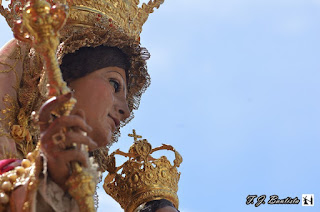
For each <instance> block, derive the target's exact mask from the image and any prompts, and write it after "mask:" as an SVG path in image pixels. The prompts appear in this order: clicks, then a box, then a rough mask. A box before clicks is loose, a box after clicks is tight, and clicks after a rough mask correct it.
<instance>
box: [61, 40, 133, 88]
mask: <svg viewBox="0 0 320 212" xmlns="http://www.w3.org/2000/svg"><path fill="white" fill-rule="evenodd" d="M110 66H116V67H119V68H123V69H124V70H125V71H126V73H128V70H129V68H130V63H129V59H128V56H127V55H126V54H125V53H123V52H122V51H121V50H120V49H119V48H117V47H109V46H98V47H82V48H80V49H79V50H77V51H76V52H74V53H70V54H67V55H65V56H64V57H63V58H62V64H61V66H60V68H61V71H62V76H63V79H64V80H65V81H66V82H70V81H72V80H75V79H78V78H81V77H84V76H86V75H87V74H89V73H91V72H93V71H96V70H99V69H102V68H105V67H110ZM127 77H128V76H127Z"/></svg>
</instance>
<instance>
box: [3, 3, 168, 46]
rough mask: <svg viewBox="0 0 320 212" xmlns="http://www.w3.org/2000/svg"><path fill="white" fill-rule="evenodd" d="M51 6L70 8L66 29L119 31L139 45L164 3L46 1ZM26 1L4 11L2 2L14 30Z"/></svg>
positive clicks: (10, 6) (11, 5) (4, 14)
mask: <svg viewBox="0 0 320 212" xmlns="http://www.w3.org/2000/svg"><path fill="white" fill-rule="evenodd" d="M47 1H48V2H49V3H51V4H56V3H62V4H67V5H68V6H69V17H68V20H67V24H66V25H75V26H84V27H92V26H97V27H101V28H106V27H117V28H119V30H120V31H123V32H124V33H125V34H126V35H127V36H129V37H132V38H134V39H135V40H137V41H139V37H140V33H141V31H142V26H143V24H144V23H145V22H146V21H147V19H148V16H149V14H150V13H153V10H154V8H159V6H160V5H161V4H162V3H163V2H164V0H150V1H149V2H148V3H147V4H145V3H143V4H142V6H141V7H139V6H138V5H139V0H47ZM26 3H27V0H11V3H10V4H9V5H8V8H4V7H3V5H2V0H0V13H1V15H3V16H4V17H5V18H6V21H7V22H8V24H9V26H10V27H11V28H12V27H13V25H14V22H15V21H17V20H19V19H21V15H22V10H23V7H24V6H25V5H26Z"/></svg>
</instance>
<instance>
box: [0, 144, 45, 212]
mask: <svg viewBox="0 0 320 212" xmlns="http://www.w3.org/2000/svg"><path fill="white" fill-rule="evenodd" d="M41 169H42V160H41V158H40V156H39V147H37V148H36V149H35V151H33V152H32V153H29V154H28V156H27V158H26V159H23V160H22V162H21V166H17V167H15V168H14V169H13V170H11V171H8V172H6V173H3V174H2V175H1V177H0V211H1V212H2V211H8V210H7V209H8V208H9V202H10V196H11V193H12V191H13V190H14V189H16V188H18V187H20V186H26V194H25V196H24V198H25V202H24V204H23V208H22V212H28V211H30V209H31V202H32V201H33V199H32V198H33V196H34V193H35V191H36V188H37V185H38V183H39V179H38V177H37V176H38V175H39V174H40V172H41Z"/></svg>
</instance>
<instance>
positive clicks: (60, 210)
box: [36, 153, 79, 212]
mask: <svg viewBox="0 0 320 212" xmlns="http://www.w3.org/2000/svg"><path fill="white" fill-rule="evenodd" d="M40 155H41V157H42V158H43V172H42V174H43V178H42V179H40V184H39V189H38V194H39V195H41V197H42V198H37V201H38V202H37V203H36V207H37V209H36V211H43V209H44V207H47V208H48V206H50V208H52V210H53V211H55V212H78V211H79V208H78V205H77V203H76V201H75V200H74V199H72V198H71V196H70V195H69V194H67V193H65V192H64V191H63V190H62V189H61V188H60V187H59V186H58V185H57V184H55V183H54V182H53V181H52V180H51V179H50V178H49V177H48V172H47V158H46V157H45V155H44V154H43V153H41V154H40ZM42 199H43V200H44V201H45V203H43V202H39V200H40V201H41V200H42Z"/></svg>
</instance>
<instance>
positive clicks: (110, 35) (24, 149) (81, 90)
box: [0, 0, 179, 212]
mask: <svg viewBox="0 0 320 212" xmlns="http://www.w3.org/2000/svg"><path fill="white" fill-rule="evenodd" d="M39 2H40V3H39ZM43 2H45V1H43ZM48 3H49V4H48ZM60 3H61V4H64V5H67V6H68V7H64V6H62V5H61V4H60ZM162 3H163V0H150V2H149V3H147V4H142V6H141V7H139V6H138V5H139V1H138V0H99V1H95V0H86V1H84V0H67V1H60V0H56V1H55V0H53V1H51V0H48V1H47V2H45V3H41V1H40V0H32V1H30V2H26V1H24V0H11V3H10V4H9V5H8V8H5V7H4V6H3V5H1V1H0V12H1V15H3V16H4V17H5V18H6V21H7V23H8V25H9V26H10V27H11V28H12V29H13V31H14V32H15V33H16V34H15V37H16V38H19V39H13V40H11V41H9V42H8V43H7V44H6V45H5V46H3V47H2V49H1V50H0V157H1V161H0V211H11V212H13V211H59V212H62V211H75V212H76V211H94V210H93V209H92V208H91V209H90V210H89V209H84V208H85V205H86V204H87V205H90V203H88V202H86V201H87V199H81V198H80V201H79V198H78V197H79V195H80V196H81V193H86V192H87V190H92V184H90V183H89V184H88V185H89V186H88V187H81V189H82V190H81V189H80V190H79V189H78V190H77V186H78V185H79V183H78V181H72V180H70V178H71V176H73V174H74V173H82V172H84V173H89V174H90V177H91V178H90V179H91V181H94V182H95V183H97V182H98V181H99V179H100V178H101V175H100V172H104V171H108V172H109V173H111V175H112V176H116V174H115V168H113V166H110V164H113V163H114V161H113V158H112V157H109V156H107V155H108V148H109V147H110V146H111V145H112V144H113V143H114V142H116V141H117V139H118V136H119V135H120V133H119V129H120V128H121V127H122V126H124V125H125V124H127V123H128V122H129V121H130V120H131V119H132V118H133V111H134V110H137V109H138V107H139V102H140V98H141V95H142V93H143V92H144V91H145V90H146V89H147V87H148V86H149V84H150V77H149V74H148V72H147V68H146V60H147V59H148V58H149V53H148V51H147V50H146V49H145V48H143V47H141V46H140V33H141V30H142V25H143V24H144V23H145V22H146V20H147V18H148V15H149V14H150V13H152V12H153V10H154V8H159V6H160V4H162ZM39 4H43V5H44V4H48V5H49V6H50V7H48V6H45V7H44V9H43V10H42V11H40V10H37V12H39V11H40V12H46V11H47V14H49V15H52V16H50V18H47V16H46V17H45V18H46V19H43V18H44V17H42V16H41V17H40V16H34V17H33V19H32V20H31V21H33V22H34V23H36V24H43V22H46V21H47V22H50V23H51V24H52V25H55V26H56V25H57V23H55V20H56V19H58V18H61V17H60V16H63V15H65V16H66V13H61V11H62V10H64V11H67V12H68V14H69V16H68V18H67V20H66V24H65V25H64V26H63V28H62V29H61V30H60V37H59V40H58V43H57V44H58V47H57V51H56V52H55V56H56V58H57V59H56V61H57V64H58V65H59V67H60V69H61V76H62V78H63V80H64V81H65V83H66V85H67V86H68V87H67V89H66V90H64V92H61V93H60V94H59V95H50V92H51V89H53V88H54V89H57V87H58V85H53V84H52V83H51V82H50V76H51V75H50V74H48V73H47V72H46V71H45V70H46V67H47V66H48V63H49V62H48V61H46V60H45V58H46V57H45V56H44V55H45V54H46V53H44V52H41V51H38V50H39V49H40V50H41V48H39V46H37V45H38V44H37V43H32V44H31V43H30V42H24V41H27V40H28V39H29V40H30V38H31V37H29V36H27V35H26V34H24V32H23V28H21V21H20V19H21V18H22V17H24V16H25V13H26V14H27V15H28V14H33V12H32V11H33V10H32V9H30V8H32V7H33V6H34V5H39ZM53 5H54V6H53ZM44 20H45V21H44ZM48 20H50V21H48ZM23 21H24V22H26V20H23ZM47 22H46V23H47ZM19 27H20V28H19ZM27 29H28V31H29V32H31V31H32V29H31V28H27ZM45 30H46V29H45V28H39V29H38V31H41V32H44V31H45ZM18 34H20V35H18ZM35 37H36V36H34V37H33V38H34V39H35ZM39 45H40V44H39ZM51 62H52V61H51ZM48 86H49V89H48ZM54 86H56V87H54ZM49 97H52V98H49ZM75 99H76V103H75V104H74V107H73V108H72V110H71V111H70V113H69V114H61V113H60V114H59V113H57V111H59V110H60V109H61V108H62V107H63V106H65V105H68V104H69V103H70V102H72V101H74V100H75ZM137 138H138V137H137V136H136V137H135V141H136V142H135V145H137V146H139V145H140V146H139V148H140V147H143V148H142V150H143V151H145V150H146V149H147V150H148V148H149V146H148V145H149V144H148V143H147V142H146V141H145V140H137ZM166 149H170V148H169V147H166ZM171 150H172V148H171ZM139 151H140V150H139V149H138V148H136V151H135V150H133V149H131V150H130V152H129V153H128V154H127V155H126V156H130V157H131V156H132V158H134V159H135V160H136V161H137V162H136V163H134V164H135V165H133V166H132V167H133V168H135V170H138V169H136V165H137V164H141V163H142V162H141V161H144V160H147V159H148V158H151V157H148V156H147V155H144V153H139ZM148 151H149V150H148ZM150 152H151V147H150V151H149V153H150ZM136 153H137V154H136ZM138 153H139V154H138ZM135 154H136V155H135ZM176 154H177V153H176ZM123 155H125V154H124V153H123ZM130 160H131V159H130ZM132 160H133V159H132ZM152 160H153V158H152ZM161 160H162V164H165V162H166V161H165V158H161ZM128 166H129V165H128V163H127V166H124V167H128ZM175 166H179V165H178V163H177V161H175ZM150 167H151V166H150ZM150 167H149V168H150ZM150 170H154V168H152V167H151V168H150ZM168 170H169V169H168ZM172 170H173V169H172V168H170V172H168V173H169V175H170V173H171V171H172ZM124 171H126V170H125V168H124ZM129 172H130V171H128V173H129ZM154 173H155V172H154ZM172 173H173V172H172ZM174 173H176V172H174ZM130 174H131V172H130ZM79 175H80V174H79ZM81 176H82V178H81V180H80V181H81V182H83V181H86V180H85V179H87V178H85V177H84V176H87V175H81ZM130 176H131V175H130ZM143 176H145V179H146V180H148V179H149V181H150V180H152V179H155V178H154V176H153V175H152V174H150V173H149V174H141V173H139V170H138V172H137V173H135V174H134V175H132V177H131V179H127V180H126V182H124V185H126V186H123V187H121V188H120V190H119V192H118V193H117V195H115V193H114V195H112V196H113V197H114V198H115V199H117V198H118V199H122V204H121V206H123V205H124V210H125V211H128V212H132V211H141V212H146V211H157V212H165V211H166V212H174V211H177V208H178V202H177V197H176V189H175V188H174V187H175V185H173V184H170V183H171V182H170V180H169V181H163V182H166V183H168V186H167V188H168V190H164V189H159V188H157V191H156V192H154V191H153V188H156V187H157V186H153V184H157V183H159V182H158V181H154V182H153V181H152V182H153V183H151V184H148V186H147V188H148V189H149V190H144V193H143V195H140V196H139V198H140V197H142V196H143V200H144V202H137V201H136V199H137V196H132V195H131V194H134V193H135V191H134V189H133V190H132V188H135V187H134V186H132V185H133V184H134V185H138V182H140V181H139V179H140V178H141V179H142V178H143ZM161 176H162V178H166V179H168V177H167V176H168V175H167V174H166V172H164V171H163V169H162V172H161ZM139 177H140V178H139ZM162 178H161V179H162ZM79 179H80V178H79ZM118 179H119V178H118ZM143 179H144V178H143ZM143 179H142V180H143ZM161 179H160V181H161ZM170 179H171V178H170ZM172 179H174V180H177V178H172ZM129 181H130V182H129ZM149 181H148V182H149ZM127 182H129V183H128V184H126V183H127ZM150 182H151V181H150ZM161 182H162V181H161ZM116 184H117V183H114V185H115V186H117V185H116ZM118 184H119V183H118ZM94 185H96V184H94ZM127 185H129V187H130V186H131V187H130V188H129V187H128V186H127ZM141 185H142V184H141ZM141 185H140V184H139V185H138V186H141ZM143 185H145V184H143ZM136 187H137V186H136ZM70 188H71V189H70ZM85 188H87V189H85ZM94 188H95V186H94ZM94 188H93V191H94ZM139 188H140V187H139ZM171 188H173V190H170V189H171ZM72 189H74V190H77V191H76V192H75V193H72V192H71V191H72ZM126 189H128V190H126ZM130 189H131V190H130ZM120 191H121V192H122V193H121V192H120ZM123 191H125V192H123ZM127 191H130V192H131V193H130V192H127ZM112 192H113V191H111V193H112ZM114 192H116V191H114ZM155 193H156V194H157V196H155V195H154V194H155ZM119 194H120V195H119ZM151 194H152V195H151ZM130 195H131V196H130ZM82 200H83V201H82ZM88 201H89V200H88ZM130 201H133V202H135V204H136V205H135V204H133V205H135V207H133V206H132V205H131V206H130V207H129V206H128V205H127V204H129V203H128V202H130ZM130 204H131V203H130ZM137 206H138V207H137ZM89 208H90V207H89ZM129 208H130V209H129ZM107 210H108V209H105V210H104V211H107Z"/></svg>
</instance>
